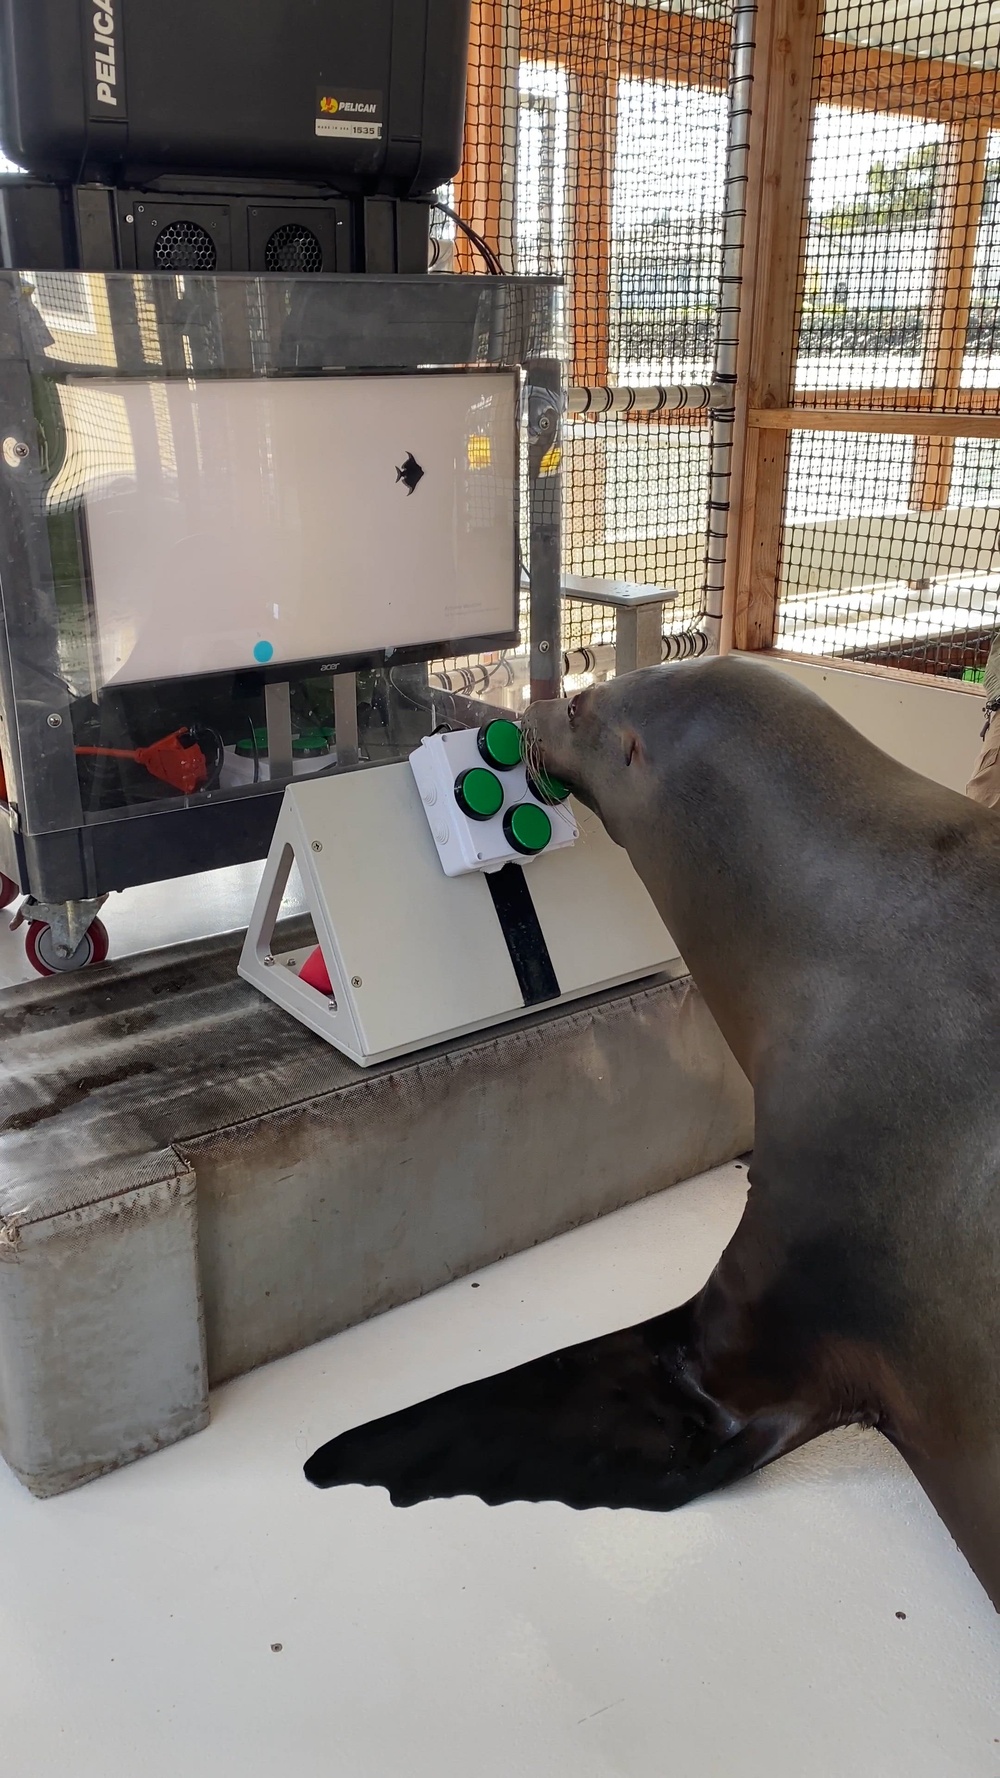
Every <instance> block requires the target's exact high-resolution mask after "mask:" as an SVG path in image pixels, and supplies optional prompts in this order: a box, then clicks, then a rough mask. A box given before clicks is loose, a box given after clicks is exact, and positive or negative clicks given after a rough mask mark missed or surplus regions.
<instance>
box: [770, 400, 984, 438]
mask: <svg viewBox="0 0 1000 1778" xmlns="http://www.w3.org/2000/svg"><path fill="white" fill-rule="evenodd" d="M749 419H750V425H751V426H752V427H754V428H755V429H756V430H758V431H760V432H762V433H788V432H902V433H909V434H910V436H911V437H913V438H1000V413H995V414H930V413H920V412H918V411H915V410H913V409H909V410H907V409H904V410H903V411H902V412H900V411H899V410H898V409H892V408H870V407H856V408H815V407H756V408H751V410H750V415H749Z"/></svg>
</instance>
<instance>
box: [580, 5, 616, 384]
mask: <svg viewBox="0 0 1000 1778" xmlns="http://www.w3.org/2000/svg"><path fill="white" fill-rule="evenodd" d="M621 12H622V8H621V6H620V5H618V4H617V0H601V3H600V4H599V5H597V6H595V7H594V8H593V9H592V10H590V11H588V12H587V13H586V14H584V15H579V14H578V15H577V21H576V25H575V29H574V36H573V43H574V49H575V62H576V66H575V69H574V72H573V76H572V91H571V101H570V105H571V111H574V112H575V115H576V132H575V136H576V142H575V146H576V154H575V163H576V164H575V166H574V168H573V174H572V178H571V179H570V181H569V183H570V190H571V197H570V215H569V251H568V253H567V264H568V266H569V267H570V278H569V285H570V289H569V315H570V340H571V344H570V351H571V355H572V356H571V363H572V380H573V382H575V383H606V382H608V381H609V374H608V368H609V354H610V336H611V236H612V228H611V211H612V203H613V187H614V175H615V148H616V140H617V124H618V79H619V71H620V55H619V52H620V36H621Z"/></svg>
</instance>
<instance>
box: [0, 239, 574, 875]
mask: <svg viewBox="0 0 1000 1778" xmlns="http://www.w3.org/2000/svg"><path fill="white" fill-rule="evenodd" d="M552 298H553V289H552V285H551V284H550V283H549V282H548V281H546V280H501V279H491V278H462V277H431V276H427V277H414V278H400V277H396V278H373V277H364V278H360V277H334V278H323V279H306V278H300V279H295V278H290V279H285V278H275V277H266V278H249V277H247V278H244V277H235V276H225V277H218V278H210V277H201V276H190V275H183V276H173V275H169V274H155V275H134V274H126V273H113V274H104V273H82V272H80V273H72V272H59V273H34V274H32V273H17V272H0V388H2V395H3V421H2V432H3V438H2V441H0V449H2V458H0V501H2V514H0V526H2V531H0V542H2V551H0V594H2V604H3V626H4V628H3V649H2V683H0V717H2V729H0V741H2V749H3V766H4V777H5V786H4V794H5V798H6V802H7V804H8V807H9V809H10V820H11V825H12V827H13V829H14V830H15V832H16V833H17V835H18V837H19V840H20V842H21V846H22V851H24V849H25V842H26V840H27V839H28V838H30V837H32V836H52V837H53V839H54V837H55V836H59V835H62V836H63V837H64V840H65V839H68V836H70V835H73V834H74V833H78V832H79V831H80V830H87V829H93V828H97V827H101V826H106V825H108V824H118V825H119V826H121V825H122V823H123V822H124V821H125V820H130V821H131V820H133V819H134V818H136V817H140V816H149V815H152V814H167V813H170V812H173V813H174V814H177V813H178V812H179V811H190V810H193V809H196V808H198V809H201V810H202V811H206V810H209V809H211V808H216V809H217V808H218V807H219V805H220V804H222V803H226V802H231V801H237V802H239V801H242V802H244V803H247V802H249V801H252V800H253V799H255V798H257V799H259V798H261V797H264V796H270V797H271V798H272V800H273V798H274V794H275V792H276V791H277V790H278V789H279V788H280V781H281V774H280V772H279V773H272V771H271V763H272V762H271V759H270V755H271V753H272V752H273V749H272V748H269V742H268V734H267V722H268V712H269V710H273V709H274V707H275V706H274V704H273V702H272V701H271V700H272V697H273V692H274V688H275V687H276V686H282V687H284V686H287V688H288V690H287V710H288V713H289V722H290V727H291V743H292V764H291V769H292V770H293V771H294V772H296V773H298V772H300V771H321V770H330V769H337V764H338V758H337V744H336V735H335V730H336V716H335V704H336V697H335V694H334V687H335V684H336V681H337V678H338V676H342V675H344V674H354V675H356V676H357V679H356V685H357V698H358V712H359V720H360V723H361V729H362V737H363V739H362V747H363V749H364V751H365V752H367V754H368V757H370V758H373V759H375V758H378V757H383V756H384V757H387V758H388V757H394V756H396V757H398V756H399V753H400V751H401V750H402V751H405V750H407V748H408V746H409V745H412V744H413V741H414V739H415V738H417V737H416V736H415V735H414V732H413V730H414V724H415V723H416V727H417V728H419V727H420V722H421V720H422V717H420V715H419V712H418V710H417V706H418V705H419V702H420V700H419V699H414V698H413V696H412V686H413V684H414V683H415V682H414V681H413V679H412V673H413V671H414V669H413V666H412V663H414V662H420V661H426V660H430V659H440V658H441V657H443V656H447V655H449V654H452V655H454V654H468V653H470V652H473V651H476V650H479V651H482V650H484V649H489V648H500V647H503V646H505V645H507V644H509V643H510V642H511V641H512V640H513V639H514V636H515V633H516V629H517V609H518V590H519V585H520V579H521V551H520V546H519V543H518V515H519V511H520V508H521V505H522V499H521V489H520V486H519V483H520V464H521V462H522V458H523V455H524V438H523V436H522V438H521V441H520V445H519V436H518V429H519V423H520V420H521V416H522V414H529V413H530V410H531V400H530V398H529V400H527V401H525V400H524V383H525V380H527V382H528V383H529V385H530V384H531V381H532V371H531V365H532V363H534V362H538V363H545V364H546V365H547V367H548V370H547V374H548V379H549V383H550V384H551V383H552V381H553V375H552V364H551V359H552V351H553V344H554V342H553V337H552V308H553V301H552ZM556 381H557V374H556ZM529 397H530V390H529ZM528 429H529V430H530V420H529V422H528ZM549 442H550V443H551V432H550V433H549ZM528 455H529V457H530V451H529V452H528ZM553 461H554V459H552V456H551V451H550V455H549V463H550V467H551V464H552V462H553ZM554 494H555V486H554V485H553V487H552V488H551V489H550V490H549V503H548V504H549V513H548V519H547V521H546V524H547V533H548V541H547V543H546V542H545V540H544V539H543V544H544V547H541V548H540V551H539V555H540V560H543V561H544V560H546V559H548V560H549V567H550V568H551V557H552V535H555V536H556V538H557V529H556V531H555V532H554V533H553V529H552V527H553V518H552V499H553V496H554ZM527 507H528V510H529V511H530V512H531V514H532V515H533V519H534V517H537V516H538V515H539V514H540V513H542V507H541V506H540V505H539V502H538V500H537V499H535V498H529V500H528V503H527ZM555 524H556V527H557V519H556V520H555ZM529 529H530V526H529ZM542 529H543V531H545V529H546V526H545V525H543V527H542ZM529 544H530V539H529V538H527V537H526V538H525V545H526V553H530V549H529V548H528V546H529ZM546 550H547V552H548V555H547V556H546ZM418 671H419V670H418ZM408 674H409V675H411V677H409V678H408V677H407V675H408ZM353 683H355V682H354V681H352V684H353ZM269 688H270V690H269ZM418 718H419V719H418ZM284 775H285V776H286V777H287V775H288V760H287V758H285V761H284ZM247 813H248V819H249V811H247ZM273 818H274V811H273V809H272V810H271V813H270V816H269V819H270V820H271V821H272V822H273ZM250 825H251V826H252V825H253V822H251V823H250ZM258 825H260V823H259V822H258ZM147 826H148V824H147ZM229 829H230V831H235V830H234V829H233V824H232V821H231V820H230V822H229ZM197 832H198V835H200V836H201V839H200V840H199V839H198V838H196V837H195V832H194V829H193V828H192V829H191V830H190V832H188V831H187V830H184V835H182V829H181V828H180V827H179V826H178V827H176V833H177V834H178V836H181V837H179V838H178V841H177V844H178V845H180V846H181V848H182V850H185V849H186V850H185V858H187V856H188V853H190V854H191V861H190V862H184V863H183V864H182V865H181V868H187V869H195V868H205V867H206V865H208V864H211V863H221V862H226V861H227V859H228V857H229V856H230V853H231V852H232V849H233V848H232V847H230V849H229V852H227V849H226V843H225V842H224V841H223V842H221V843H217V842H216V841H214V840H212V841H211V842H209V841H207V840H206V839H205V836H206V835H207V834H208V833H209V826H208V824H207V823H206V820H205V819H204V818H202V820H201V821H200V823H199V826H198V830H197ZM184 836H186V837H184ZM144 843H145V842H144V841H143V840H142V839H141V838H140V836H139V834H138V832H136V833H135V834H134V835H132V837H131V838H130V839H129V840H128V841H127V842H126V841H125V840H124V839H122V840H119V841H117V842H115V843H114V844H113V845H112V844H111V843H110V841H105V842H102V843H101V845H97V842H96V841H93V842H87V843H85V844H82V845H81V843H80V841H79V840H77V841H75V842H73V845H75V853H74V852H73V845H70V846H67V845H63V847H62V853H61V858H62V862H61V864H60V865H59V867H58V869H56V870H55V876H57V877H58V878H59V886H58V893H60V894H61V893H63V892H66V893H70V894H72V893H78V894H83V893H85V892H86V893H96V892H98V890H100V889H101V888H102V887H108V886H115V885H114V884H113V883H111V882H110V880H109V879H110V878H112V877H115V875H116V873H117V879H118V880H120V881H126V880H128V881H141V880H143V878H142V876H141V874H137V871H138V870H140V869H141V865H140V864H137V862H136V860H135V858H133V859H132V860H131V862H128V863H126V862H125V861H124V854H123V846H126V845H128V846H131V847H132V848H133V849H134V847H135V846H137V845H139V846H141V845H142V844H144ZM252 843H253V844H256V842H252ZM248 844H251V842H249V841H241V842H240V843H239V844H237V845H236V851H237V853H238V852H240V850H241V848H242V853H243V855H245V856H258V855H260V850H261V849H262V847H258V849H257V850H256V851H249V852H248V851H247V846H248ZM95 846H96V847H97V849H96V851H95ZM199 846H200V847H201V851H202V852H206V851H207V853H208V854H209V855H210V856H207V857H205V858H202V857H201V856H200V854H199ZM263 846H265V847H266V833H265V835H264V840H263ZM30 850H31V848H30V846H29V847H27V851H28V852H30ZM43 850H44V848H43ZM71 853H72V854H73V856H75V857H77V858H78V864H77V865H73V864H72V863H71ZM98 854H100V856H101V857H103V858H104V860H105V862H104V863H103V864H101V863H100V861H99V859H98ZM112 854H114V856H116V857H117V858H118V864H117V865H115V864H113V863H111V862H109V860H110V859H111V857H112ZM41 856H42V854H41V853H38V859H41ZM48 857H49V861H50V864H51V863H52V859H53V858H54V852H53V849H52V847H51V846H50V847H49V851H48ZM95 860H97V862H95ZM39 868H40V867H39ZM161 868H162V860H161ZM74 871H75V873H76V876H78V877H79V878H80V884H81V886H80V887H78V888H77V889H76V890H73V889H72V887H70V888H69V889H68V890H67V885H68V884H71V880H72V881H75V876H74ZM24 874H25V866H24V862H23V860H22V868H21V875H22V877H23V876H24ZM41 874H42V875H43V876H45V875H46V874H47V875H48V876H49V877H50V878H51V877H52V875H53V872H52V870H51V869H49V867H48V866H46V868H45V869H43V870H41ZM28 875H29V876H30V875H31V868H30V861H29V867H28ZM34 892H35V893H38V890H37V889H35V890H34ZM47 892H48V893H50V894H54V893H56V892H57V889H56V888H54V887H53V882H51V881H50V882H49V885H48V889H47Z"/></svg>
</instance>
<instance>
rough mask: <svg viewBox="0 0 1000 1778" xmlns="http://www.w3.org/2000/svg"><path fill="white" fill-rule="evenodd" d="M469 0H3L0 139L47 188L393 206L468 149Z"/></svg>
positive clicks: (429, 186)
mask: <svg viewBox="0 0 1000 1778" xmlns="http://www.w3.org/2000/svg"><path fill="white" fill-rule="evenodd" d="M469 12H470V0H0V143H2V145H3V150H4V152H5V154H7V155H8V156H9V158H10V159H11V160H13V161H15V162H16V163H17V164H18V165H19V166H21V167H24V168H26V169H27V170H28V171H29V172H30V173H32V174H34V175H36V176H40V177H42V178H43V179H54V180H59V181H70V182H72V183H74V184H79V183H81V182H85V181H88V180H97V181H103V182H106V183H108V184H111V185H117V186H121V185H123V184H125V183H133V184H137V185H141V184H143V183H145V182H146V181H147V180H150V179H154V178H156V177H157V176H158V175H159V174H161V173H163V172H165V171H169V172H170V173H171V174H172V175H174V176H175V177H176V176H177V175H184V174H190V175H196V176H202V177H206V176H207V177H212V178H217V177H219V176H220V175H222V176H230V177H237V178H240V177H242V178H244V179H260V178H265V179H275V178H279V179H280V178H285V179H301V180H307V181H309V182H310V183H318V182H323V183H324V184H329V185H330V186H332V187H333V188H334V189H335V190H336V191H338V192H340V193H344V194H347V195H356V194H381V195H384V196H389V197H394V198H401V197H407V196H409V195H411V194H412V193H415V192H420V193H427V192H430V191H433V190H434V189H435V188H436V187H437V186H439V185H441V184H443V183H444V182H445V181H446V180H448V179H450V178H451V177H452V176H453V174H454V173H455V172H456V171H457V170H458V166H459V163H460V161H461V154H462V125H463V112H464V98H465V68H466V56H467V49H468V34H469Z"/></svg>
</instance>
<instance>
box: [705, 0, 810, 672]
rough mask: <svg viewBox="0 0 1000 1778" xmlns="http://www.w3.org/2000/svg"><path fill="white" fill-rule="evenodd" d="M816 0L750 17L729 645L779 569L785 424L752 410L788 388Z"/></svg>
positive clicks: (767, 641)
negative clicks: (747, 236) (758, 127)
mask: <svg viewBox="0 0 1000 1778" xmlns="http://www.w3.org/2000/svg"><path fill="white" fill-rule="evenodd" d="M819 19H820V0H764V3H762V5H761V9H760V13H759V15H758V43H762V44H763V46H764V48H763V53H761V50H758V54H757V58H756V66H755V77H754V104H755V108H756V107H757V105H758V103H759V97H758V95H759V94H760V90H761V87H762V86H763V88H764V102H765V106H766V119H765V125H764V131H763V140H762V141H761V142H759V144H758V152H757V153H756V155H755V156H754V158H753V160H752V162H751V167H750V181H749V186H748V193H747V200H748V210H749V211H750V212H752V216H753V221H754V239H753V242H752V246H751V253H750V263H749V265H747V266H745V268H744V291H748V289H749V288H751V287H752V291H753V302H752V308H751V311H750V314H749V316H748V317H747V323H748V325H746V326H745V327H744V329H743V333H744V337H745V336H746V335H749V338H748V341H747V352H746V364H747V371H746V377H745V383H746V390H747V408H748V410H749V411H748V413H747V415H746V418H747V420H748V421H749V425H747V427H746V430H745V437H744V441H743V449H742V453H741V460H740V462H739V464H738V466H737V467H738V475H739V500H740V512H739V527H738V531H737V533H736V536H735V538H734V547H735V549H736V551H737V568H736V578H735V585H734V587H733V589H732V593H731V598H730V611H729V613H727V621H726V625H725V634H726V640H727V641H728V640H729V638H730V637H731V640H732V645H733V646H734V647H735V648H738V649H758V648H769V647H770V646H771V643H772V642H773V640H774V635H775V627H776V613H777V602H778V586H779V576H780V553H781V527H782V513H783V507H784V498H785V479H786V468H787V459H788V445H789V439H788V432H787V430H786V431H785V432H781V431H779V430H773V431H770V432H764V431H762V430H760V429H759V428H758V427H756V425H755V424H754V416H755V412H756V410H759V409H762V408H772V409H786V408H787V407H788V404H789V402H790V400H791V395H792V356H793V350H794V342H795V322H796V315H797V310H798V286H799V268H800V264H801V259H802V233H803V218H804V213H805V199H806V168H807V159H808V147H809V131H810V122H811V112H812V106H811V93H812V79H813V65H814V60H815V52H816V41H817V32H818V29H819Z"/></svg>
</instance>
